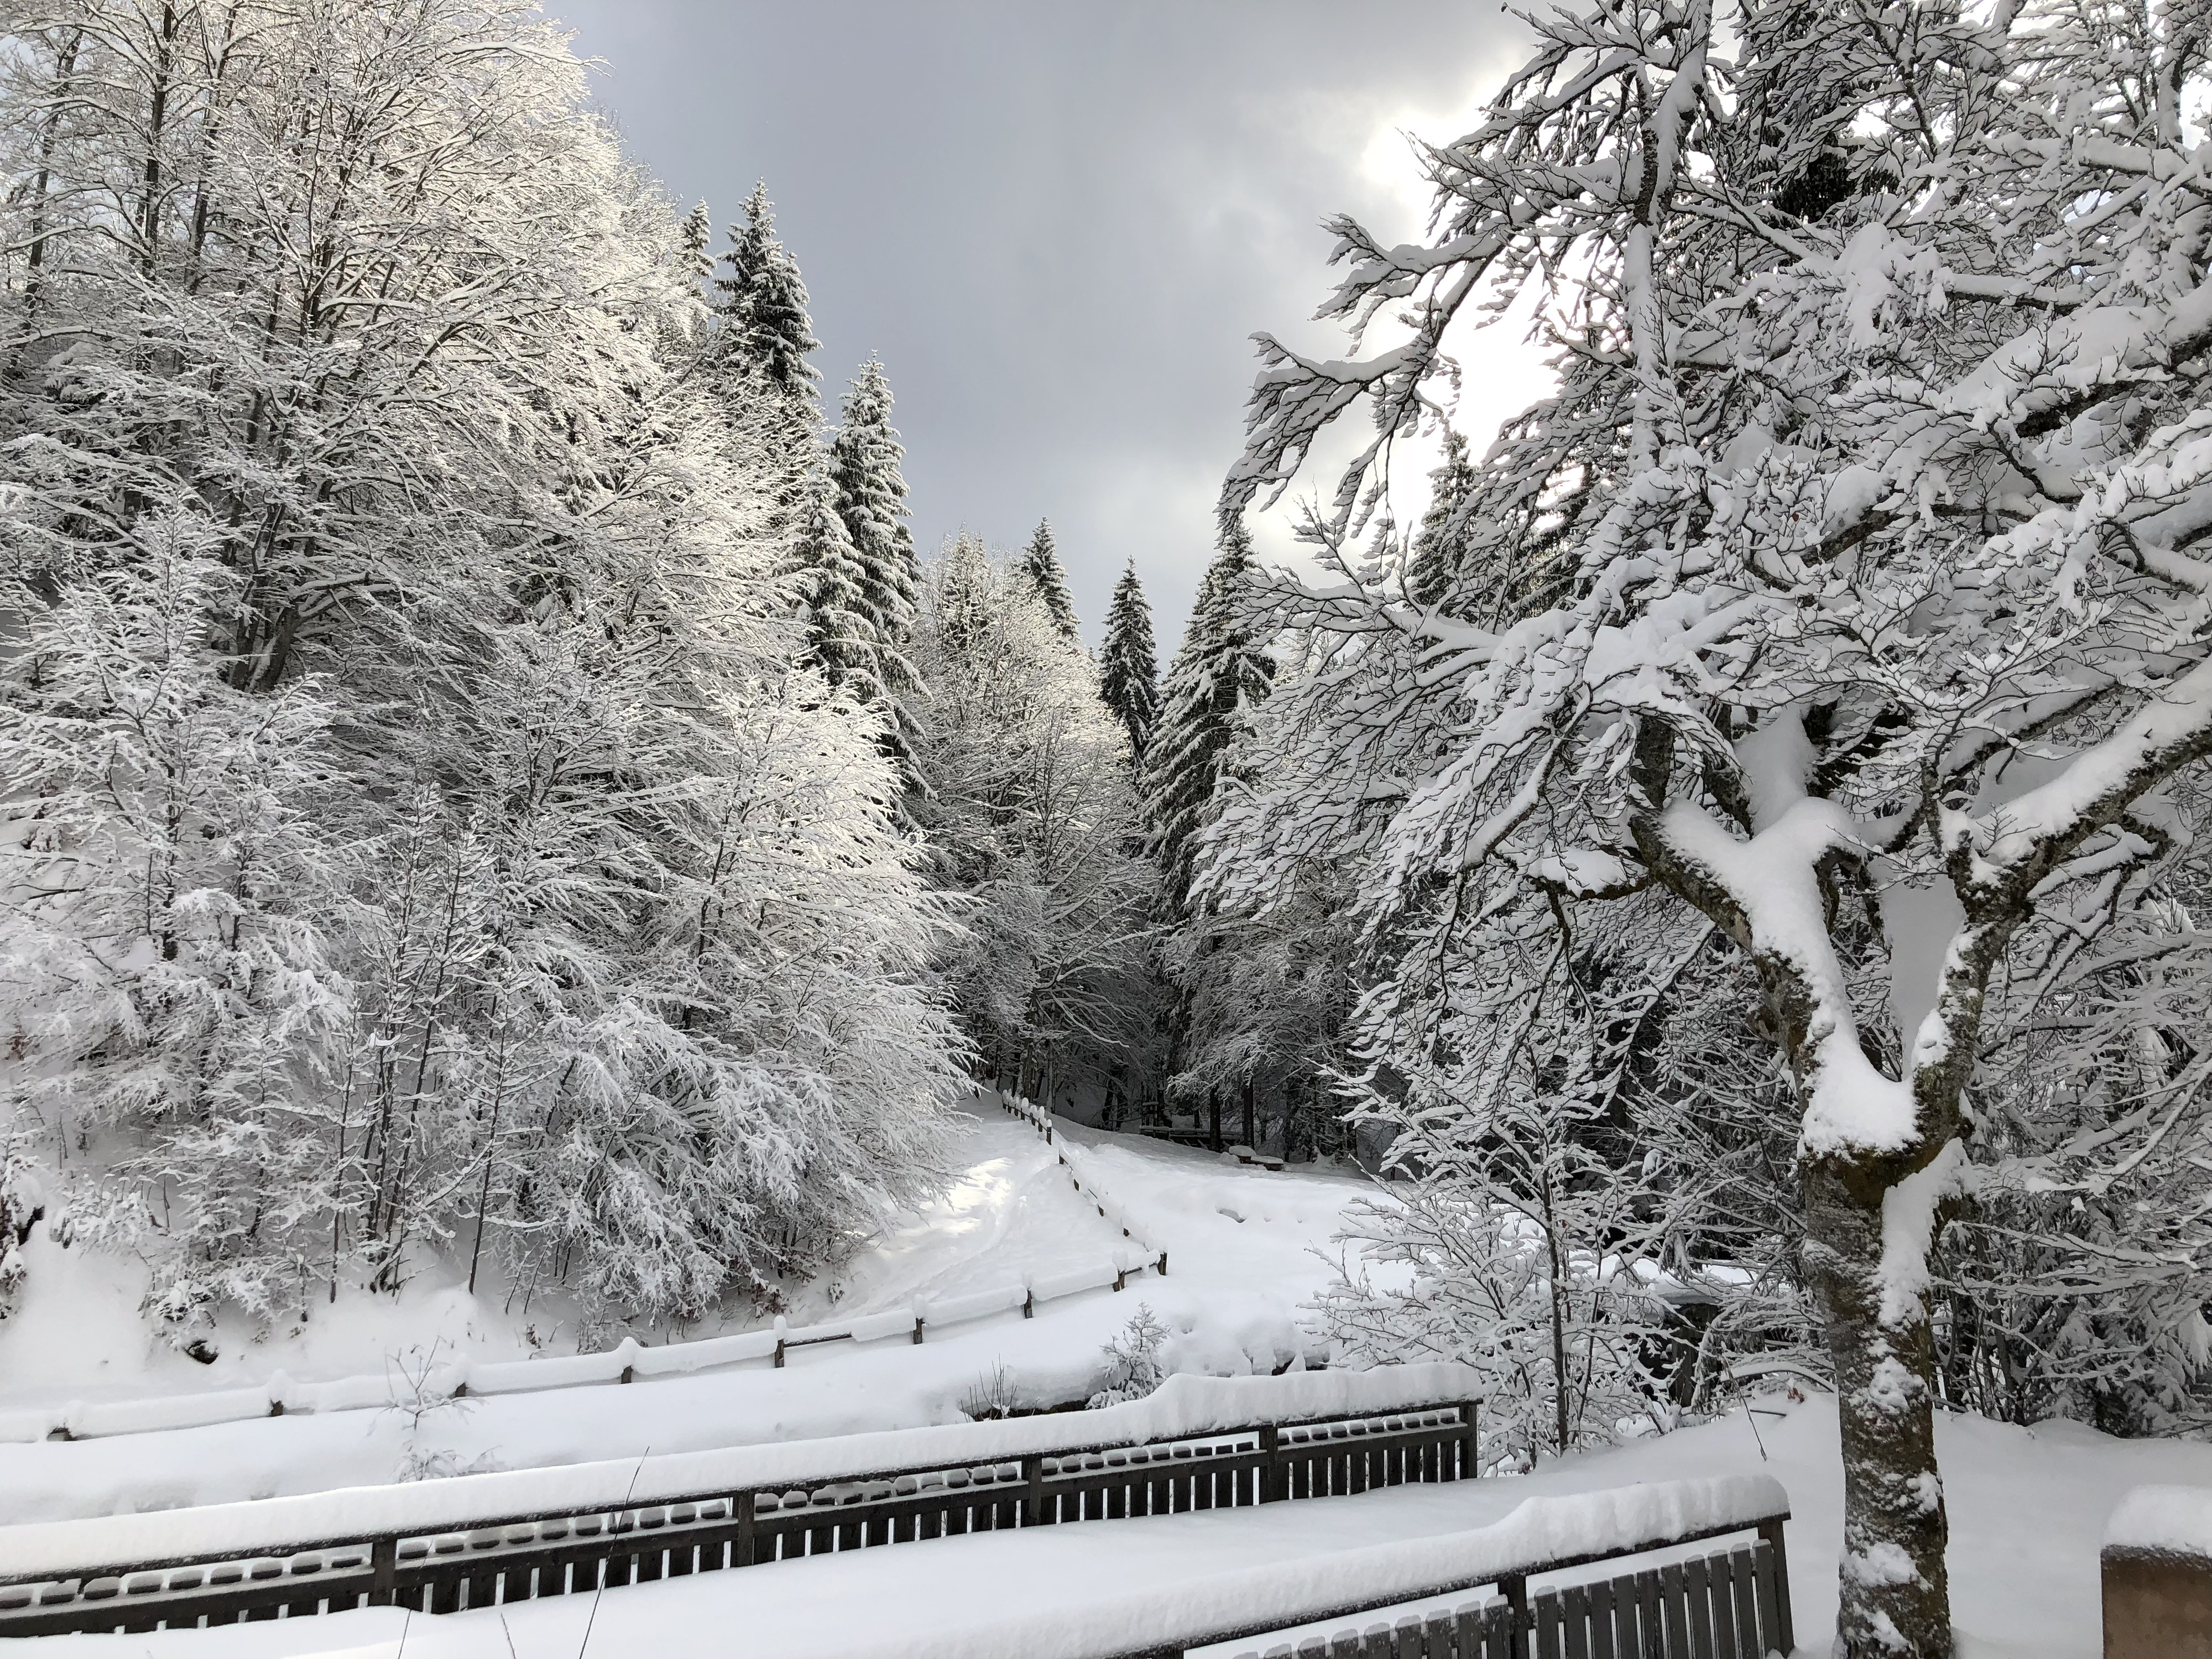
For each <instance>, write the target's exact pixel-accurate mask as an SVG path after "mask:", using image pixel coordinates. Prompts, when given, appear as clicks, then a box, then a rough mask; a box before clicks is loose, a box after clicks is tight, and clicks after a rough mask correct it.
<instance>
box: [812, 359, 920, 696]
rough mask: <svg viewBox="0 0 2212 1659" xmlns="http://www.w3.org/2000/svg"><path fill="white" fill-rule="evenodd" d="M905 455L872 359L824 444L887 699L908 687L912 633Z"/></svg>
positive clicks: (884, 383) (857, 607) (886, 384)
mask: <svg viewBox="0 0 2212 1659" xmlns="http://www.w3.org/2000/svg"><path fill="white" fill-rule="evenodd" d="M905 453H906V450H905V449H904V447H902V445H901V444H900V443H899V435H898V431H897V429H896V428H894V427H893V426H892V425H891V388H890V381H889V380H886V379H885V378H884V366H883V364H882V363H881V362H878V360H877V359H876V358H874V357H870V358H869V359H868V361H867V362H865V363H863V364H862V365H861V366H860V377H859V378H858V379H857V380H854V382H853V389H852V390H851V391H850V392H848V393H847V394H846V397H845V407H844V420H843V422H842V424H841V425H840V426H839V427H838V428H837V435H836V437H835V438H834V439H832V440H831V441H830V444H829V482H830V484H831V487H832V489H833V490H834V492H835V495H834V500H835V501H836V507H837V516H838V517H839V518H841V519H842V520H844V522H845V532H846V534H847V536H848V538H850V539H851V542H852V546H853V556H854V559H855V561H856V562H858V565H859V570H860V574H859V593H858V596H857V598H856V599H855V601H854V613H855V614H856V615H858V616H860V617H862V618H864V619H865V620H866V623H867V626H868V628H869V629H870V630H871V631H872V635H873V639H874V643H875V645H876V647H877V648H878V652H879V653H881V663H882V666H883V669H884V672H883V673H882V675H881V679H882V683H883V689H884V691H886V692H887V693H890V694H891V695H893V696H896V694H898V693H899V692H901V691H903V690H909V689H911V684H912V681H911V677H910V676H909V675H908V674H907V673H906V672H905V671H904V659H902V658H900V657H899V656H898V654H897V653H899V652H900V651H901V650H902V648H903V647H904V646H905V644H906V641H907V639H908V636H909V635H911V634H912V633H913V631H914V601H915V577H916V574H917V572H916V568H915V556H914V538H913V536H912V535H911V534H910V533H909V532H908V530H907V527H906V524H905V520H906V516H907V511H906V479H905V478H904V477H902V475H901V473H900V471H899V460H900V459H901V458H902V456H903V455H904V454H905Z"/></svg>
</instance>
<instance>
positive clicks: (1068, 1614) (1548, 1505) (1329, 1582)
mask: <svg viewBox="0 0 2212 1659" xmlns="http://www.w3.org/2000/svg"><path fill="white" fill-rule="evenodd" d="M1789 1509H1790V1495H1789V1493H1788V1492H1784V1490H1783V1487H1782V1483H1781V1482H1780V1481H1778V1480H1775V1479H1774V1478H1773V1477H1772V1476H1771V1475H1764V1474H1737V1475H1723V1476H1720V1477H1717V1478H1716V1479H1711V1480H1675V1481H1668V1482H1666V1483H1664V1484H1662V1485H1656V1486H1624V1487H1618V1488H1615V1489H1613V1490H1611V1491H1607V1492H1580V1493H1576V1494H1573V1495H1571V1496H1569V1497H1564V1498H1529V1499H1528V1501H1527V1502H1526V1503H1524V1504H1522V1505H1521V1506H1520V1507H1519V1508H1517V1509H1516V1510H1513V1512H1512V1513H1511V1514H1510V1515H1508V1516H1506V1517H1505V1518H1504V1520H1502V1521H1498V1522H1493V1523H1492V1525H1490V1526H1487V1527H1484V1528H1480V1529H1479V1530H1476V1531H1473V1532H1461V1533H1451V1534H1445V1535H1443V1536H1442V1537H1436V1538H1419V1539H1405V1540H1399V1541H1395V1542H1392V1543H1388V1544H1379V1545H1368V1546H1366V1547H1363V1548H1359V1549H1352V1550H1346V1551H1345V1552H1344V1553H1342V1554H1340V1555H1332V1556H1330V1557H1328V1559H1327V1562H1326V1570H1325V1571H1316V1565H1317V1564H1316V1562H1314V1561H1311V1560H1303V1561H1291V1562H1285V1563H1283V1564H1281V1565H1270V1566H1262V1567H1249V1568H1246V1569H1244V1570H1243V1571H1237V1572H1231V1573H1227V1574H1225V1575H1223V1576H1222V1577H1218V1578H1214V1579H1209V1580H1202V1581H1200V1582H1196V1583H1182V1584H1176V1585H1172V1586H1168V1587H1164V1588H1160V1589H1139V1588H1135V1587H1133V1586H1131V1585H1128V1584H1127V1583H1120V1584H1113V1585H1108V1586H1102V1587H1101V1591H1100V1593H1099V1594H1098V1595H1097V1596H1096V1597H1095V1598H1091V1599H1085V1600H1081V1601H1075V1602H1073V1603H1072V1604H1070V1605H1069V1606H1067V1607H1066V1608H1065V1609H1063V1610H1060V1611H1058V1612H1055V1613H1050V1614H1045V1615H1037V1614H1030V1615H1029V1616H1026V1617H1023V1618H1018V1619H1008V1620H1000V1621H997V1622H990V1621H979V1622H977V1623H974V1624H966V1623H963V1624H959V1625H957V1626H950V1627H948V1626H945V1625H942V1624H939V1625H937V1626H934V1627H933V1628H927V1629H924V1628H917V1629H915V1631H914V1632H912V1633H911V1634H909V1635H906V1636H902V1638H900V1639H899V1640H898V1641H896V1643H874V1644H861V1645H856V1646H854V1647H853V1648H851V1649H849V1650H847V1651H848V1654H849V1656H850V1659H894V1656H896V1659H939V1656H941V1659H1103V1656H1108V1655H1114V1654H1123V1653H1128V1652H1131V1651H1133V1650H1143V1649H1147V1648H1155V1647H1157V1648H1170V1647H1175V1648H1180V1647H1186V1646H1190V1645H1194V1644H1198V1643H1200V1642H1202V1641H1205V1640H1208V1639H1212V1638H1225V1637H1228V1636H1231V1635H1233V1634H1234V1633H1236V1632H1241V1631H1248V1630H1256V1631H1270V1630H1273V1631H1279V1630H1283V1629H1285V1628H1287V1627H1288V1626H1293V1625H1298V1624H1304V1623H1305V1622H1307V1621H1308V1620H1317V1619H1325V1618H1328V1617H1329V1616H1331V1615H1332V1614H1334V1613H1338V1612H1339V1611H1340V1610H1342V1609H1346V1608H1351V1607H1387V1606H1389V1605H1390V1604H1392V1603H1394V1602H1400V1601H1414V1600H1416V1599H1418V1598H1419V1597H1422V1596H1425V1595H1435V1594H1437V1593H1439V1592H1441V1591H1443V1590H1447V1589H1471V1588H1473V1587H1474V1586H1475V1585H1478V1584H1483V1583H1493V1582H1495V1580H1496V1579H1497V1577H1498V1575H1499V1574H1501V1573H1510V1572H1522V1571H1527V1570H1528V1569H1530V1568H1532V1567H1540V1566H1541V1565H1545V1564H1546V1563H1547V1562H1558V1561H1563V1560H1569V1559H1575V1558H1578V1557H1585V1556H1595V1555H1626V1554H1630V1553H1634V1552H1636V1551H1638V1550H1645V1549H1655V1548H1658V1547H1662V1546H1663V1545H1666V1544H1669V1543H1673V1542H1674V1541H1677V1540H1680V1539H1683V1538H1687V1537H1694V1536H1698V1535H1700V1534H1713V1533H1717V1532H1723V1531H1727V1530H1731V1529H1734V1528H1740V1527H1749V1526H1752V1525H1754V1524H1755V1523H1757V1522H1760V1521H1764V1520H1766V1519H1769V1518H1771V1517H1772V1516H1784V1515H1787V1514H1788V1512H1789Z"/></svg>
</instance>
